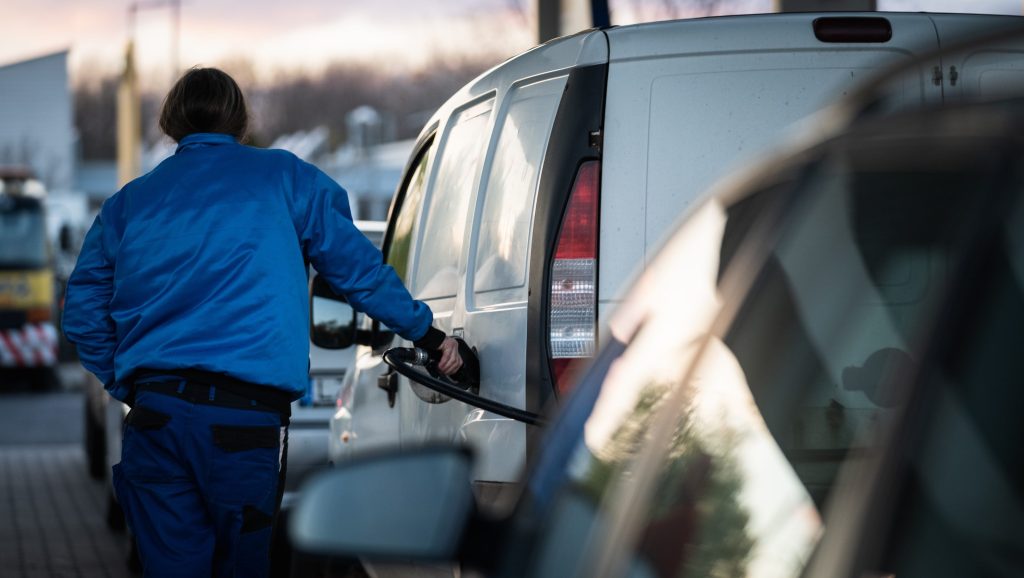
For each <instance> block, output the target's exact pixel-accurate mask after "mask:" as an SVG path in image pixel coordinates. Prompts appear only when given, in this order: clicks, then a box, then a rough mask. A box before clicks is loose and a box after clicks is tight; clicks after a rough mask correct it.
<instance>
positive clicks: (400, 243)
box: [367, 141, 434, 286]
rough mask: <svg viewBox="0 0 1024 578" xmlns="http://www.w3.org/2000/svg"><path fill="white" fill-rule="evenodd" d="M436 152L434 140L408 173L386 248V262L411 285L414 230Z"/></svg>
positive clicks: (424, 148)
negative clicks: (410, 255) (410, 259)
mask: <svg viewBox="0 0 1024 578" xmlns="http://www.w3.org/2000/svg"><path fill="white" fill-rule="evenodd" d="M433 151H434V143H433V141H430V142H428V143H427V145H426V146H424V147H423V149H422V150H420V152H419V153H418V155H419V156H418V158H417V159H416V161H415V162H414V163H413V164H412V166H411V168H410V169H409V172H408V174H406V177H405V180H404V184H403V185H402V186H403V188H402V189H401V190H400V191H399V192H398V200H399V202H400V203H401V204H400V205H398V207H397V210H398V214H397V215H395V217H394V219H393V221H392V224H391V239H390V242H389V243H388V246H387V248H386V251H387V255H386V256H385V262H387V264H388V265H391V267H393V268H394V270H395V272H396V273H398V276H399V277H400V278H401V279H402V281H403V282H404V283H405V284H406V286H408V285H409V253H410V250H411V249H412V240H413V236H414V235H413V229H414V225H415V224H416V223H417V222H418V221H419V216H420V210H421V209H422V208H423V192H424V190H426V186H427V173H428V171H429V170H430V162H431V159H432V158H433ZM369 235H370V234H367V236H369ZM371 240H372V238H371Z"/></svg>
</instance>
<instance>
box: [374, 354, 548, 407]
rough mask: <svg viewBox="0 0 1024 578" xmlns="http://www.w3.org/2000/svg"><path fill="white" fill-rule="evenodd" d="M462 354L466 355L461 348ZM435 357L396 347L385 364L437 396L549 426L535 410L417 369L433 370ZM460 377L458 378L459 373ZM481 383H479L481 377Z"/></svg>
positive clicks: (388, 355) (386, 358) (385, 359)
mask: <svg viewBox="0 0 1024 578" xmlns="http://www.w3.org/2000/svg"><path fill="white" fill-rule="evenodd" d="M460 354H463V352H462V348H461V347H460ZM434 357H435V356H432V355H431V354H430V353H428V352H427V351H424V350H423V349H420V348H418V347H393V348H391V349H389V350H387V351H385V352H384V363H387V364H388V365H390V366H391V367H393V368H395V371H397V372H398V373H400V374H402V375H404V376H405V377H407V378H409V379H411V380H413V381H415V382H416V383H418V384H420V385H422V386H424V387H427V388H429V389H432V390H434V391H436V392H437V393H440V394H442V395H446V396H448V397H450V398H452V399H457V400H459V401H461V402H463V403H467V404H469V405H471V406H473V407H477V408H480V409H482V410H484V411H489V412H491V413H493V414H497V415H500V416H502V417H507V418H509V419H514V420H516V421H521V422H523V423H526V424H529V425H536V426H543V425H547V422H548V420H547V419H545V418H544V417H542V416H540V415H538V414H535V413H533V412H531V411H525V410H522V409H519V408H516V407H512V406H510V405H506V404H504V403H501V402H497V401H493V400H490V399H486V398H484V397H481V396H479V395H477V394H475V393H473V392H472V391H470V387H469V386H468V385H466V386H464V385H462V384H460V383H457V382H452V381H451V380H447V379H441V378H439V377H434V376H433V375H430V374H427V373H423V372H422V371H418V370H417V369H415V367H417V366H419V367H429V366H430V364H433V363H436V360H435V359H434ZM473 357H474V358H473V359H472V360H471V362H476V359H475V355H474V356H473ZM467 361H470V360H467V359H466V356H465V355H464V354H463V364H466V363H467ZM477 367H479V365H477ZM456 375H458V372H457V373H456ZM477 380H478V381H479V377H478V378H477Z"/></svg>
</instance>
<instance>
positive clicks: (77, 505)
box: [0, 444, 131, 578]
mask: <svg viewBox="0 0 1024 578" xmlns="http://www.w3.org/2000/svg"><path fill="white" fill-rule="evenodd" d="M106 500H107V498H106V490H105V486H104V485H103V483H101V482H96V481H94V480H91V479H90V478H89V477H88V475H87V474H86V467H85V456H84V455H83V452H82V447H81V445H80V444H60V445H50V444H39V445H19V446H2V445H0V576H4V577H5V578H6V577H10V578H36V577H39V578H44V577H45V578H64V577H80V578H93V577H96V578H99V577H107V578H122V577H124V578H128V577H129V576H131V574H129V572H128V568H127V565H126V564H125V559H126V557H127V540H126V539H125V537H124V536H123V535H116V534H113V533H112V532H111V531H110V530H109V529H107V526H106V522H105V519H106Z"/></svg>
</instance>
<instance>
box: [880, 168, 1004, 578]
mask: <svg viewBox="0 0 1024 578" xmlns="http://www.w3.org/2000/svg"><path fill="white" fill-rule="evenodd" d="M1022 190H1024V187H1022V186H1021V183H1018V185H1017V187H1016V191H1015V194H1014V196H1015V203H1014V204H1015V205H1016V206H1015V208H1013V209H1011V210H1001V208H1000V207H999V204H998V202H996V201H995V199H994V198H993V195H990V194H989V195H984V194H983V195H981V196H983V197H987V198H988V199H990V200H989V203H990V205H991V207H992V209H991V210H992V214H991V218H990V219H989V221H990V222H993V221H994V223H993V225H994V226H986V227H984V229H985V230H986V231H994V232H995V234H992V235H990V236H989V237H988V238H987V239H986V240H984V241H982V245H981V247H979V248H978V249H977V250H976V251H975V252H974V253H972V254H973V255H975V256H976V258H974V259H971V262H970V264H969V265H968V266H967V269H968V270H969V272H970V273H969V276H963V277H960V279H961V280H962V281H964V282H965V283H964V285H963V289H962V293H959V294H958V299H957V302H958V304H959V305H960V306H959V307H957V309H956V313H955V314H954V315H956V316H957V317H958V318H959V320H958V321H956V322H954V323H953V324H951V325H949V326H947V327H946V328H945V333H948V334H949V335H951V336H952V337H953V338H952V339H948V340H945V343H946V345H945V347H943V348H941V349H939V350H937V351H936V352H935V359H936V360H937V361H938V363H937V364H936V365H938V367H937V368H936V370H935V371H930V372H929V373H927V374H925V375H924V376H923V379H922V380H921V382H920V383H921V386H920V387H921V388H922V389H923V390H924V392H922V395H927V396H928V399H929V400H930V405H929V407H931V408H932V411H931V412H930V416H929V417H928V418H927V420H926V421H925V423H924V427H923V429H922V435H919V436H915V437H914V438H912V442H913V441H915V440H916V443H910V444H908V445H907V446H906V447H905V448H904V449H903V450H902V451H901V455H902V458H903V459H904V460H906V463H908V465H909V467H908V470H909V475H907V476H906V482H905V484H906V486H907V487H906V489H905V490H904V493H903V495H904V496H906V498H905V499H904V500H902V501H901V502H900V503H899V504H898V507H897V509H896V510H895V512H893V515H892V516H891V517H892V519H893V521H894V523H893V526H892V527H891V528H889V529H888V532H887V533H885V534H882V533H881V532H880V531H879V530H878V529H875V530H873V533H878V534H880V535H888V536H891V538H890V539H889V540H887V541H886V546H887V552H886V554H885V555H884V558H883V561H882V563H881V564H880V565H879V566H878V567H877V569H878V570H879V572H878V573H879V574H883V573H884V574H890V573H894V574H895V575H896V576H938V577H947V576H948V577H953V576H965V575H971V576H1003V577H1010V576H1019V575H1020V568H1021V559H1022V555H1024V534H1022V533H1021V531H1020V528H1021V527H1022V524H1024V458H1022V454H1021V451H1020V440H1022V439H1024V420H1021V419H1020V408H1021V407H1024V388H1021V387H1020V379H1019V376H1020V375H1021V374H1022V373H1024V357H1022V356H1021V355H1020V352H1019V350H1020V344H1021V343H1022V342H1024V278H1022V277H1021V276H1020V270H1019V268H1020V264H1021V262H1022V258H1024V239H1022V237H1021V235H1020V233H1019V231H1020V230H1021V229H1022V228H1024V203H1022V202H1021V201H1022V195H1021V191H1022ZM976 191H977V192H978V193H982V191H981V190H977V189H976ZM951 317H952V315H951ZM883 571H884V572H883Z"/></svg>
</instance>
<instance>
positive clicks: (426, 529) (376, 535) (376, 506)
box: [288, 446, 476, 561]
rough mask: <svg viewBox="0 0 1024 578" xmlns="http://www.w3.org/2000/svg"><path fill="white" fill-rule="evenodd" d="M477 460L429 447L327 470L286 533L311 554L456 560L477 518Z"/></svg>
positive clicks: (305, 494)
mask: <svg viewBox="0 0 1024 578" xmlns="http://www.w3.org/2000/svg"><path fill="white" fill-rule="evenodd" d="M472 461H473V460H472V456H471V455H470V453H469V451H468V450H466V449H461V448H456V447H448V446H445V447H426V448H421V449H419V450H414V451H411V452H409V451H405V452H402V453H398V452H391V453H387V454H378V455H376V456H372V457H369V456H368V457H365V458H361V459H356V460H353V461H351V462H348V463H347V464H346V465H344V466H341V467H338V468H335V469H333V470H328V471H325V472H324V473H321V474H320V475H318V476H317V477H315V478H313V479H312V480H310V482H309V483H308V484H306V485H305V486H304V487H303V488H302V492H301V493H300V495H299V499H298V503H297V505H296V506H295V510H294V513H293V514H292V516H291V519H290V524H289V529H288V530H289V534H290V536H291V538H292V541H293V543H294V544H295V546H296V548H298V549H299V550H301V551H303V552H307V553H311V554H320V555H328V556H350V557H352V556H359V557H365V558H371V559H381V560H403V561H405V560H410V561H453V560H455V559H456V558H457V557H458V555H459V551H460V549H461V546H462V543H463V539H464V538H465V537H466V534H467V533H466V530H467V528H469V527H470V525H471V522H472V520H473V519H474V512H475V504H476V502H475V499H474V495H473V488H472V481H471V480H472Z"/></svg>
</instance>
